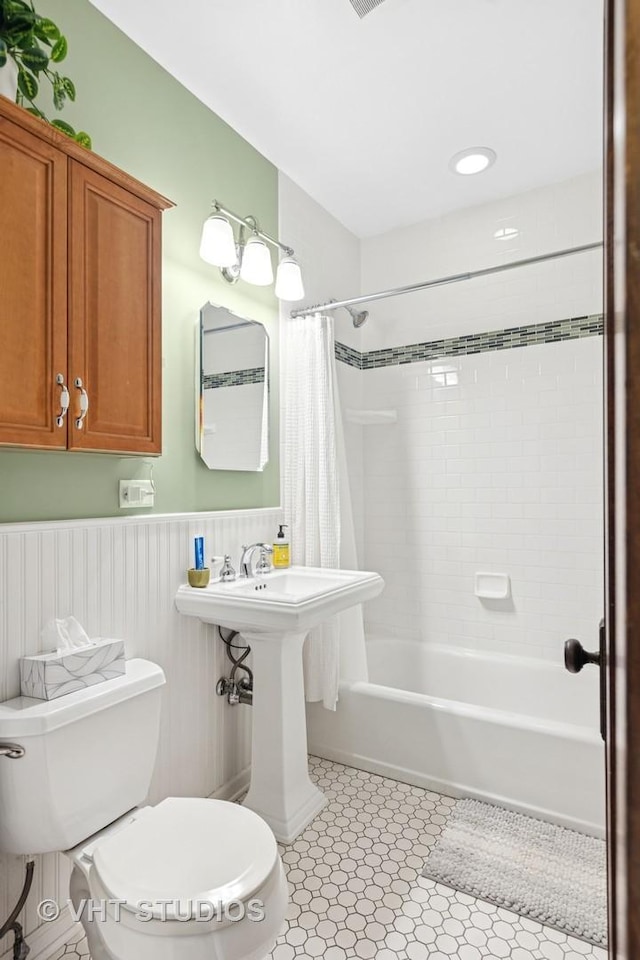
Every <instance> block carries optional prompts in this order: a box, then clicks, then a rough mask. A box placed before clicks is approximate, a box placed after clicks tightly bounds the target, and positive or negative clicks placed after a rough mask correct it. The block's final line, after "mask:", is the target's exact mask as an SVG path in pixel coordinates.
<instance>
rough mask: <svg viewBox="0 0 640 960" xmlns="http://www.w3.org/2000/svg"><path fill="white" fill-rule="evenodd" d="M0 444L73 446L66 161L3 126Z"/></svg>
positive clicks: (0, 129) (23, 133) (33, 139)
mask: <svg viewBox="0 0 640 960" xmlns="http://www.w3.org/2000/svg"><path fill="white" fill-rule="evenodd" d="M0 171H1V172H0V229H1V231H2V235H1V236H2V239H1V241H0V317H1V322H0V443H2V444H15V445H18V446H30V447H60V448H62V449H64V448H65V447H66V445H67V424H66V421H65V420H64V419H63V418H60V420H59V421H58V422H56V421H57V418H58V416H59V414H60V413H61V408H60V400H61V395H62V391H63V387H62V384H58V383H57V382H56V379H57V378H58V377H60V378H62V379H63V381H64V382H65V383H66V382H67V376H66V374H67V158H66V157H65V155H64V154H63V153H61V152H59V151H58V150H57V149H56V148H55V147H53V146H50V145H49V144H47V143H44V142H43V141H42V140H40V139H39V138H38V137H34V136H33V135H32V134H30V133H28V132H27V131H25V130H22V129H21V128H20V127H18V126H17V125H15V124H13V123H11V122H9V121H6V120H2V121H0Z"/></svg>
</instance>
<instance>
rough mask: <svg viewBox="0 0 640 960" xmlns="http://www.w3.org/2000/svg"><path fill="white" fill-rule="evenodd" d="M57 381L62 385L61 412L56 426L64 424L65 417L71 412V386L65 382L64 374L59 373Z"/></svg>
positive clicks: (56, 420)
mask: <svg viewBox="0 0 640 960" xmlns="http://www.w3.org/2000/svg"><path fill="white" fill-rule="evenodd" d="M56 383H57V385H58V386H59V387H60V413H59V414H58V415H57V417H56V419H55V424H56V427H63V426H64V418H65V417H66V415H67V413H68V412H69V387H68V386H67V385H66V383H65V382H64V375H63V374H62V373H59V374H57V376H56Z"/></svg>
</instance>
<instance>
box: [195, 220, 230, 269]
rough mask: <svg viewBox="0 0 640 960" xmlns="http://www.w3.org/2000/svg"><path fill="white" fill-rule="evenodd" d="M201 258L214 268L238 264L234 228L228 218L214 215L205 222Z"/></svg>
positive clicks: (201, 242)
mask: <svg viewBox="0 0 640 960" xmlns="http://www.w3.org/2000/svg"><path fill="white" fill-rule="evenodd" d="M200 256H201V257H202V259H203V260H206V262H207V263H212V264H213V266H214V267H233V266H234V264H236V263H237V262H238V255H237V253H236V241H235V237H234V235H233V227H232V226H231V224H230V223H229V221H228V220H227V218H226V217H223V216H221V215H220V214H214V215H213V216H211V217H208V218H207V219H206V220H205V222H204V226H203V227H202V239H201V240H200Z"/></svg>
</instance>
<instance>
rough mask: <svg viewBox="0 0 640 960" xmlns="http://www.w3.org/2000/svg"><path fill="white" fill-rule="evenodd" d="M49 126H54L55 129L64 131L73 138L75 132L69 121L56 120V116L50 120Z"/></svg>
mask: <svg viewBox="0 0 640 960" xmlns="http://www.w3.org/2000/svg"><path fill="white" fill-rule="evenodd" d="M51 126H52V127H55V128H56V130H59V131H60V132H61V133H66V135H67V136H68V137H73V139H74V140H75V136H76V132H75V130H74V129H73V127H72V126H71V124H70V123H65V121H64V120H58V119H57V118H56V119H55V120H52V121H51Z"/></svg>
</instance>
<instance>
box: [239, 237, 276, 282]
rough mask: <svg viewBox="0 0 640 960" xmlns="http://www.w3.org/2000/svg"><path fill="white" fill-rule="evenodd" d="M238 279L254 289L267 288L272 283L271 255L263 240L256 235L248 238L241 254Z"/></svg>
mask: <svg viewBox="0 0 640 960" xmlns="http://www.w3.org/2000/svg"><path fill="white" fill-rule="evenodd" d="M240 278H241V279H242V280H246V281H247V283H253V284H254V285H255V286H256V287H268V286H269V285H270V284H272V283H273V267H272V266H271V254H270V253H269V248H268V247H267V245H266V243H265V242H264V240H261V239H260V237H259V236H258V235H257V234H256V235H254V236H253V237H249V239H248V240H247V242H246V243H245V245H244V250H243V252H242V262H241V264H240Z"/></svg>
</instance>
